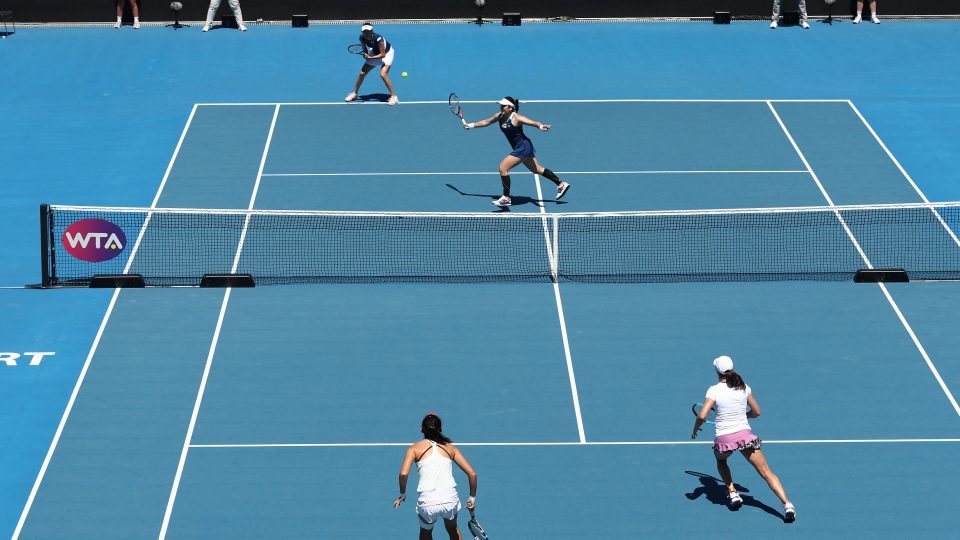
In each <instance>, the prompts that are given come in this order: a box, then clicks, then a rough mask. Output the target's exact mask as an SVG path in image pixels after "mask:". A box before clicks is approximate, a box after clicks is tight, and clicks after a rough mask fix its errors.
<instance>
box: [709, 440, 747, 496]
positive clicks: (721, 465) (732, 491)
mask: <svg viewBox="0 0 960 540" xmlns="http://www.w3.org/2000/svg"><path fill="white" fill-rule="evenodd" d="M732 454H733V451H729V452H719V451H717V450H716V449H714V450H713V456H714V457H715V458H717V472H718V473H720V479H721V480H723V484H724V485H725V486H726V487H727V501H728V502H729V504H730V506H732V507H733V508H740V505H742V504H743V499H742V498H741V497H740V494H739V493H737V487H736V486H735V485H733V474H731V473H730V465H729V464H727V458H729V457H730V456H731V455H732Z"/></svg>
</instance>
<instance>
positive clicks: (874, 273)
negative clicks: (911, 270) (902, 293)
mask: <svg viewBox="0 0 960 540" xmlns="http://www.w3.org/2000/svg"><path fill="white" fill-rule="evenodd" d="M908 281H910V278H909V276H907V272H906V271H905V270H903V269H902V268H887V269H873V270H857V273H856V274H854V276H853V282H854V283H907V282H908Z"/></svg>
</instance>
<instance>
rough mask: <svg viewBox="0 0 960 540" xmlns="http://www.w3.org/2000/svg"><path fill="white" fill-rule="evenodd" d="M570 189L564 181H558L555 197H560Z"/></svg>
mask: <svg viewBox="0 0 960 540" xmlns="http://www.w3.org/2000/svg"><path fill="white" fill-rule="evenodd" d="M569 190H570V184H568V183H566V182H560V185H558V186H557V198H558V199H562V198H563V196H564V195H566V194H567V191H569Z"/></svg>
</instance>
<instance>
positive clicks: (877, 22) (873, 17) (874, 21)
mask: <svg viewBox="0 0 960 540" xmlns="http://www.w3.org/2000/svg"><path fill="white" fill-rule="evenodd" d="M870 22H872V23H873V24H880V17H877V16H876V15H873V16H871V17H870Z"/></svg>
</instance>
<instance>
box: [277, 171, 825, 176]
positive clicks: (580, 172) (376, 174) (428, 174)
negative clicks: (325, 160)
mask: <svg viewBox="0 0 960 540" xmlns="http://www.w3.org/2000/svg"><path fill="white" fill-rule="evenodd" d="M556 173H557V174H807V173H808V171H806V170H798V171H670V170H665V171H650V170H644V171H556ZM493 174H499V173H498V172H497V171H461V172H342V173H264V174H263V176H271V177H291V176H292V177H297V176H468V175H493ZM511 174H533V173H531V172H529V171H522V172H517V173H511Z"/></svg>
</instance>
